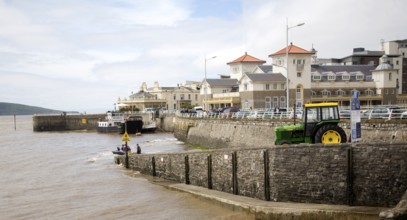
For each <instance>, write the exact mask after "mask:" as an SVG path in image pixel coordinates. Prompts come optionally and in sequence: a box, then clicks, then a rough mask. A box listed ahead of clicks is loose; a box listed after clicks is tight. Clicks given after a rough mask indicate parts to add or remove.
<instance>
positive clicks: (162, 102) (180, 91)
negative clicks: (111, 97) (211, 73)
mask: <svg viewBox="0 0 407 220" xmlns="http://www.w3.org/2000/svg"><path fill="white" fill-rule="evenodd" d="M199 83H200V82H193V81H187V82H186V84H185V85H182V84H181V85H178V86H176V87H160V86H159V84H158V82H154V85H153V87H151V88H147V84H146V83H145V82H143V83H142V85H141V87H140V90H139V92H137V93H134V94H131V95H130V96H129V98H124V99H120V98H119V99H118V100H117V106H118V107H119V108H120V107H122V108H123V107H126V108H129V109H130V110H131V109H136V108H137V109H140V110H142V109H145V108H155V109H158V108H166V109H168V110H174V109H183V108H190V107H192V106H197V105H200V104H201V99H200V95H199Z"/></svg>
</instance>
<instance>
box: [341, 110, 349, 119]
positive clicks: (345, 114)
mask: <svg viewBox="0 0 407 220" xmlns="http://www.w3.org/2000/svg"><path fill="white" fill-rule="evenodd" d="M350 114H351V113H350V110H345V109H342V110H339V117H340V118H350Z"/></svg>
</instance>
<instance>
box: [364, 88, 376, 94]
mask: <svg viewBox="0 0 407 220" xmlns="http://www.w3.org/2000/svg"><path fill="white" fill-rule="evenodd" d="M365 94H366V95H374V92H373V90H370V89H367V90H365Z"/></svg>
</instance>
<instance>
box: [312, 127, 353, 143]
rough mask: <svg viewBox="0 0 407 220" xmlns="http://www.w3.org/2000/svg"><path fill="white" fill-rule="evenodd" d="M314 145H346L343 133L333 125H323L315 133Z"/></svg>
mask: <svg viewBox="0 0 407 220" xmlns="http://www.w3.org/2000/svg"><path fill="white" fill-rule="evenodd" d="M314 143H321V144H340V143H346V133H345V131H344V130H343V129H342V128H341V127H339V126H338V125H335V124H326V125H323V126H322V127H321V128H320V129H318V131H317V132H316V133H315V138H314Z"/></svg>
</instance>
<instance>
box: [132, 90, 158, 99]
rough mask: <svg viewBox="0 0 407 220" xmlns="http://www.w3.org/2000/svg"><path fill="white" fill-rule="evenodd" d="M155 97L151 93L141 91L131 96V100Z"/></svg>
mask: <svg viewBox="0 0 407 220" xmlns="http://www.w3.org/2000/svg"><path fill="white" fill-rule="evenodd" d="M151 97H154V95H152V94H151V93H149V92H144V91H139V92H137V93H134V94H132V95H130V98H131V99H135V98H151Z"/></svg>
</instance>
